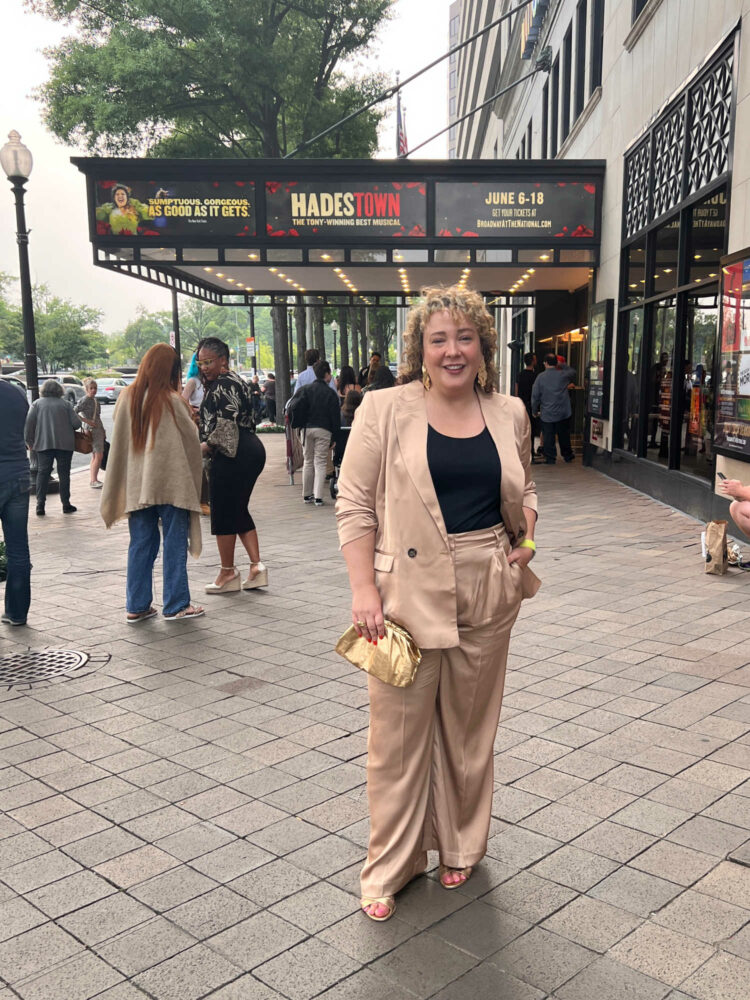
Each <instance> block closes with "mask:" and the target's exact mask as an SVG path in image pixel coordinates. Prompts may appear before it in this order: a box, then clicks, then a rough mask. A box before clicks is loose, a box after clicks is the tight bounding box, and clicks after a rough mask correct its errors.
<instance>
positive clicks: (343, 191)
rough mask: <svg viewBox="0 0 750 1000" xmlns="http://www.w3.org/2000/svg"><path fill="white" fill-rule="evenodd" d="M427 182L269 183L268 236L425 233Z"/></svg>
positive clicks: (399, 236) (408, 234) (357, 235)
mask: <svg viewBox="0 0 750 1000" xmlns="http://www.w3.org/2000/svg"><path fill="white" fill-rule="evenodd" d="M425 196H426V184H425V182H424V181H407V182H399V181H385V180H383V181H379V182H373V181H362V180H343V181H338V182H336V183H326V182H324V183H316V182H312V181H305V182H301V181H296V180H293V181H292V180H290V181H266V233H267V235H268V236H271V237H282V236H291V237H295V238H296V237H299V236H318V235H319V236H321V237H322V238H324V239H325V238H329V239H330V237H331V236H333V237H341V236H343V237H364V238H367V237H371V236H385V237H396V238H398V239H402V238H403V237H405V236H411V237H419V238H422V237H424V236H425V235H426V233H427V203H426V197H425Z"/></svg>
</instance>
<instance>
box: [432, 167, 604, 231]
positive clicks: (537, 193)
mask: <svg viewBox="0 0 750 1000" xmlns="http://www.w3.org/2000/svg"><path fill="white" fill-rule="evenodd" d="M595 226H596V184H594V183H585V184H584V183H578V182H577V181H558V182H557V183H555V182H533V181H529V183H528V184H524V183H520V182H518V181H513V182H505V181H502V180H499V181H470V182H462V181H459V182H450V183H447V182H439V183H438V184H436V185H435V232H436V233H437V235H438V236H444V237H446V238H448V237H452V238H454V239H455V238H457V237H458V238H461V239H465V238H466V237H467V236H468V237H470V238H471V237H477V238H480V239H493V238H494V239H502V238H503V237H507V238H509V239H513V240H523V239H536V240H538V239H540V238H544V239H547V238H550V237H552V238H555V239H569V238H584V239H594V238H595V237H597V236H598V234H597V233H595V232H594V229H595Z"/></svg>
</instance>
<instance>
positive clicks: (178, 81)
mask: <svg viewBox="0 0 750 1000" xmlns="http://www.w3.org/2000/svg"><path fill="white" fill-rule="evenodd" d="M25 2H26V5H27V7H28V8H29V9H30V10H32V11H35V12H38V13H43V14H45V15H47V16H48V17H51V18H53V19H55V20H57V21H62V22H66V23H69V24H70V25H71V26H72V27H73V28H74V29H75V35H74V36H71V37H69V38H67V39H66V40H65V41H63V43H62V44H61V45H59V46H56V47H54V48H51V49H48V50H47V57H48V59H49V61H50V64H51V73H50V79H49V82H48V83H46V84H44V85H43V86H42V87H41V88H40V89H39V92H38V93H39V97H40V98H41V101H42V103H43V106H44V119H45V122H46V124H47V127H48V128H49V129H50V131H51V132H52V133H53V134H54V135H56V136H57V137H58V138H59V139H62V140H63V141H65V142H67V143H71V144H82V145H83V146H85V148H86V149H88V150H89V151H91V152H96V153H104V154H126V153H131V154H132V153H136V154H143V153H146V154H147V155H151V156H238V157H251V156H267V157H277V156H283V155H285V154H286V153H287V152H289V151H291V150H292V149H293V148H294V147H295V146H297V145H298V144H299V143H300V142H304V141H305V140H307V139H310V138H311V137H313V136H314V135H315V134H316V133H318V132H320V131H322V130H323V129H325V128H327V127H328V126H329V125H332V124H333V123H334V122H336V121H337V120H338V119H340V118H342V117H343V116H345V115H346V114H348V113H349V112H351V111H352V110H354V109H355V108H356V107H357V106H359V105H361V104H364V103H366V102H367V101H368V100H370V99H371V98H372V97H373V96H374V95H375V94H376V92H378V91H379V90H380V89H381V88H382V87H383V86H384V78H383V77H382V75H380V74H373V73H369V74H365V75H361V76H359V77H355V76H353V75H352V70H353V68H354V61H355V57H356V56H358V55H360V54H364V52H365V50H366V49H367V47H368V45H369V44H370V42H371V41H372V40H373V38H374V36H375V34H376V32H377V29H378V27H379V26H380V25H381V24H382V23H383V21H384V20H385V19H386V18H387V17H388V16H389V14H390V9H391V7H392V2H393V0H222V2H221V3H215V2H214V0H96V3H91V2H90V0H25ZM345 68H346V69H347V70H349V72H348V74H347V75H344V72H343V70H344V69H345ZM383 114H384V110H383V109H382V107H379V108H376V109H372V110H370V111H368V112H366V113H365V114H363V115H361V116H360V117H359V118H357V119H356V120H354V121H353V122H351V123H350V124H348V125H347V126H345V127H344V128H342V129H341V130H339V131H337V132H335V133H334V134H333V135H331V136H330V137H327V138H326V139H324V140H321V141H320V142H318V143H316V144H315V146H314V147H313V148H311V149H310V151H309V155H312V156H338V155H346V156H357V157H362V156H368V155H370V154H371V153H373V152H374V151H375V149H376V147H377V128H378V124H379V122H380V120H381V118H382V116H383Z"/></svg>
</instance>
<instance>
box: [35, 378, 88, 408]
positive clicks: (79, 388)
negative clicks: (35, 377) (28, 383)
mask: <svg viewBox="0 0 750 1000" xmlns="http://www.w3.org/2000/svg"><path fill="white" fill-rule="evenodd" d="M50 378H51V379H54V380H55V382H59V383H60V385H61V386H62V387H63V395H64V397H65V399H67V400H68V402H69V403H72V404H73V405H74V406H75V404H76V403H77V402H78V401H79V400H80V399H83V397H84V396H85V395H86V390H85V389H84V388H83V382H82V381H81V380H80V379H79V378H78V376H77V375H43V374H42V373H41V372H40V373H39V388H40V389H41V387H42V385H43V384H44V383H45V382H46V381H47V379H50ZM24 387H25V383H24Z"/></svg>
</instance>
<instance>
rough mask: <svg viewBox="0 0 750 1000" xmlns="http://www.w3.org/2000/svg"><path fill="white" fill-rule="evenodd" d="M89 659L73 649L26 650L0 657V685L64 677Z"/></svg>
mask: <svg viewBox="0 0 750 1000" xmlns="http://www.w3.org/2000/svg"><path fill="white" fill-rule="evenodd" d="M90 660H91V657H90V656H89V654H88V653H82V652H80V651H79V650H77V649H27V650H26V651H25V652H23V653H7V654H6V655H5V656H0V686H1V687H18V686H21V685H29V684H45V683H47V682H49V681H53V680H55V679H57V678H59V677H67V676H69V675H70V674H72V673H73V672H74V671H76V670H80V669H81V667H84V666H86V664H87V663H89V661H90Z"/></svg>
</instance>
